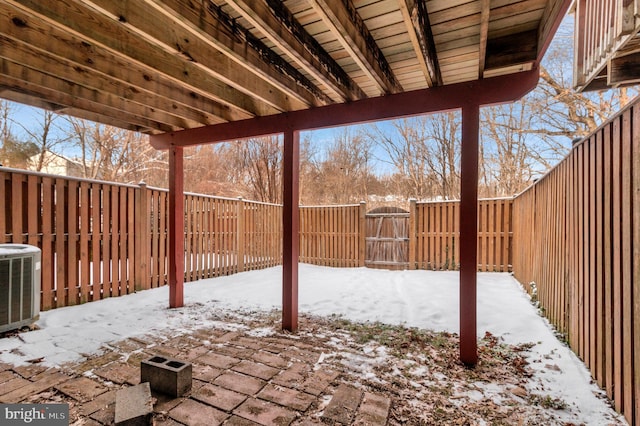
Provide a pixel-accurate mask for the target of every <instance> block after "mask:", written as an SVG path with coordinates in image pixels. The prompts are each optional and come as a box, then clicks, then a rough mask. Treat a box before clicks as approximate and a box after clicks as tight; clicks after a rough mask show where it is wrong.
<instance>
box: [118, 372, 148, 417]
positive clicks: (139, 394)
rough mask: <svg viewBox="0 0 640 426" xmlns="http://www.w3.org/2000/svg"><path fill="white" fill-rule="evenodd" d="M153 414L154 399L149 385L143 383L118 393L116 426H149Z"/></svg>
mask: <svg viewBox="0 0 640 426" xmlns="http://www.w3.org/2000/svg"><path fill="white" fill-rule="evenodd" d="M152 413H153V399H152V398H151V388H150V387H149V383H141V384H139V385H136V386H131V387H128V388H124V389H120V390H119V391H117V392H116V416H115V424H116V425H118V426H143V425H144V426H148V425H150V424H151V415H152Z"/></svg>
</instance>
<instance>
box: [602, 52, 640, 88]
mask: <svg viewBox="0 0 640 426" xmlns="http://www.w3.org/2000/svg"><path fill="white" fill-rule="evenodd" d="M638 82H640V52H635V53H631V54H629V55H624V56H619V57H616V58H613V59H610V60H609V65H608V66H607V86H609V87H614V86H621V85H628V84H634V83H636V84H637V83H638Z"/></svg>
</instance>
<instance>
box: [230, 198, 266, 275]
mask: <svg viewBox="0 0 640 426" xmlns="http://www.w3.org/2000/svg"><path fill="white" fill-rule="evenodd" d="M236 216H237V217H238V219H237V220H236V248H237V256H238V262H237V263H238V272H244V255H245V253H244V200H243V199H242V197H238V204H237V205H236ZM261 255H262V253H261Z"/></svg>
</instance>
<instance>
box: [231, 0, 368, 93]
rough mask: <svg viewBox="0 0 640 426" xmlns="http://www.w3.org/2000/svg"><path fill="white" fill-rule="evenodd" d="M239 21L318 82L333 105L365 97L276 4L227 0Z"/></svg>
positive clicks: (262, 0)
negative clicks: (332, 99) (253, 27)
mask: <svg viewBox="0 0 640 426" xmlns="http://www.w3.org/2000/svg"><path fill="white" fill-rule="evenodd" d="M227 4H228V5H229V6H230V7H232V8H233V9H234V10H235V11H236V12H237V13H239V14H240V15H241V16H242V17H243V18H245V19H246V20H247V21H249V22H250V23H251V25H253V26H255V27H256V29H257V30H258V31H259V32H261V33H262V34H264V36H265V37H267V38H268V39H269V41H271V42H272V43H273V44H275V45H276V46H277V47H278V48H279V49H280V50H282V52H284V54H285V55H287V56H288V57H290V58H291V59H292V60H293V61H294V62H295V63H296V64H297V65H298V66H299V67H301V68H302V69H303V70H304V71H305V72H307V73H308V74H309V75H312V76H313V77H314V78H315V79H316V80H318V81H319V82H321V83H322V84H323V85H324V86H325V87H326V88H327V89H328V90H329V91H330V92H332V97H333V98H334V99H335V100H337V101H345V100H356V99H363V98H365V97H366V95H365V94H364V92H362V90H361V89H360V88H359V87H358V86H357V85H356V83H355V82H354V81H353V80H352V79H351V78H350V77H349V76H348V75H347V73H345V72H344V70H343V69H342V67H340V65H338V64H337V63H336V61H335V60H334V59H333V58H332V57H331V56H330V55H329V54H328V53H327V52H326V51H325V50H324V49H323V48H322V46H320V44H319V43H318V42H317V41H316V40H315V39H314V38H313V37H312V36H311V35H309V33H307V31H306V30H305V29H304V27H302V25H300V23H298V21H296V19H295V18H294V17H293V15H292V14H291V12H290V11H289V10H288V9H287V8H286V6H285V5H284V4H283V3H282V2H281V1H280V0H257V1H251V2H249V1H245V0H227Z"/></svg>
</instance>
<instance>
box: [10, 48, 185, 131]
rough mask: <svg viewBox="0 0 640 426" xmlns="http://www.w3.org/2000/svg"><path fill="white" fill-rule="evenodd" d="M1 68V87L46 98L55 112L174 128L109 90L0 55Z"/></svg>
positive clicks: (148, 126) (140, 127)
mask: <svg viewBox="0 0 640 426" xmlns="http://www.w3.org/2000/svg"><path fill="white" fill-rule="evenodd" d="M0 69H2V74H3V78H2V83H1V84H2V86H3V87H5V88H7V89H10V90H11V91H13V92H19V93H24V94H26V95H28V96H30V97H38V98H41V99H47V100H48V101H47V103H48V104H49V105H50V106H51V108H47V109H50V110H55V111H56V112H61V111H60V110H61V109H63V108H77V109H84V110H87V111H91V112H94V113H96V114H99V115H101V116H104V117H105V118H108V119H106V120H103V122H105V123H109V122H118V123H129V126H127V127H124V128H129V127H131V125H134V126H139V129H143V128H151V129H160V130H162V129H164V131H172V130H175V127H172V126H170V125H167V124H165V123H162V122H159V121H157V120H154V119H152V118H148V117H145V116H144V115H141V114H140V110H141V109H144V108H140V109H138V113H133V112H130V111H128V106H127V105H126V101H125V100H124V99H116V97H115V96H113V95H110V94H108V93H106V94H103V93H100V92H98V91H96V90H93V89H89V88H86V87H83V86H79V85H77V84H75V83H72V82H69V81H67V80H63V79H60V78H57V77H53V76H51V75H49V74H47V73H44V72H41V71H39V70H33V69H30V68H26V67H24V66H23V65H21V64H16V63H14V62H12V61H10V60H8V59H6V58H0ZM116 102H120V103H121V104H120V105H118V108H115V107H114V106H111V104H112V103H114V104H115V103H116ZM43 106H46V104H45V105H43Z"/></svg>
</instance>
